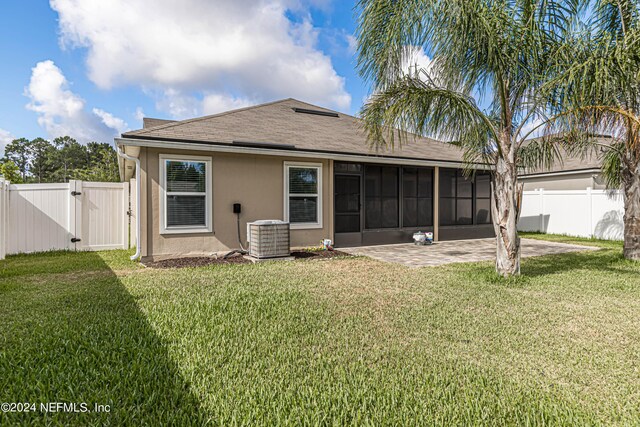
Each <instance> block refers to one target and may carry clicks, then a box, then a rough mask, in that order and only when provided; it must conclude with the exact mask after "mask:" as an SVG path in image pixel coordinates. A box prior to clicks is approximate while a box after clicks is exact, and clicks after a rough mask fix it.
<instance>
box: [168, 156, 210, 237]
mask: <svg viewBox="0 0 640 427" xmlns="http://www.w3.org/2000/svg"><path fill="white" fill-rule="evenodd" d="M167 160H172V161H176V162H192V161H195V162H203V163H205V164H206V170H205V204H204V205H205V221H206V225H205V226H204V227H193V226H172V227H167V210H166V209H167V206H166V202H167V191H166V188H167V182H166V164H167V163H166V162H167ZM211 187H212V185H211V157H208V156H183V155H179V154H178V155H174V154H171V155H170V154H160V185H159V192H160V234H191V233H211V232H212V231H213V215H212V213H213V200H212V197H211ZM176 194H180V193H176Z"/></svg>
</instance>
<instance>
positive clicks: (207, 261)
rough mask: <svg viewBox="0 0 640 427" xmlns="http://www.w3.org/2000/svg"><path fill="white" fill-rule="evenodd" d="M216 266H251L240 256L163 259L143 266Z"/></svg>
mask: <svg viewBox="0 0 640 427" xmlns="http://www.w3.org/2000/svg"><path fill="white" fill-rule="evenodd" d="M216 264H251V261H249V260H248V259H245V258H244V257H243V256H242V255H234V256H232V257H229V258H223V257H219V258H215V257H208V256H201V257H188V258H170V259H163V260H162V261H154V262H148V263H146V264H145V265H146V266H147V267H151V268H184V267H204V266H207V265H216Z"/></svg>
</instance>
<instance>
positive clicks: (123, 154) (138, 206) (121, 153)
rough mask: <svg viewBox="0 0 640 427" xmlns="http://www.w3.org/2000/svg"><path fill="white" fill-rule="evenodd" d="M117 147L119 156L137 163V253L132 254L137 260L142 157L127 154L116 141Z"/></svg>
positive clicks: (139, 248)
mask: <svg viewBox="0 0 640 427" xmlns="http://www.w3.org/2000/svg"><path fill="white" fill-rule="evenodd" d="M116 149H117V150H118V156H120V157H122V158H123V159H125V160H130V161H132V162H135V164H136V253H135V254H133V255H131V257H130V258H131V261H135V260H136V259H138V258H140V254H141V253H142V252H141V247H140V244H141V243H140V229H141V228H140V159H139V158H138V157H132V156H129V155H128V154H126V153H125V152H124V151H122V149H121V148H120V145H119V144H118V143H117V142H116Z"/></svg>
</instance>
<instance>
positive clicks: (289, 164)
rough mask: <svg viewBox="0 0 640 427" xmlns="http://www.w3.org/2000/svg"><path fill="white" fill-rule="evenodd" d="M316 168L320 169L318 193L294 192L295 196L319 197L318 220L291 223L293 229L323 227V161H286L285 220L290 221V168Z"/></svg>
mask: <svg viewBox="0 0 640 427" xmlns="http://www.w3.org/2000/svg"><path fill="white" fill-rule="evenodd" d="M291 167H300V168H315V169H316V170H317V171H318V194H294V195H293V196H299V197H305V196H312V197H318V222H296V223H291V222H290V227H291V229H292V230H311V229H317V228H322V216H323V215H322V212H323V210H322V163H307V162H284V220H285V221H286V222H289V196H290V194H289V168H291Z"/></svg>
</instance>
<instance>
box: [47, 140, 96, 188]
mask: <svg viewBox="0 0 640 427" xmlns="http://www.w3.org/2000/svg"><path fill="white" fill-rule="evenodd" d="M53 145H54V146H55V147H56V148H57V151H56V157H55V159H54V160H53V161H54V162H55V163H57V168H56V173H55V174H54V179H55V180H57V181H59V182H69V180H70V179H73V177H74V174H75V173H76V172H77V171H79V170H83V169H86V168H87V167H88V165H89V158H88V157H89V155H88V151H87V148H86V147H85V146H84V145H82V144H80V143H79V142H78V141H76V140H75V139H73V138H71V137H70V136H62V137H58V138H55V139H54V140H53Z"/></svg>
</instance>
